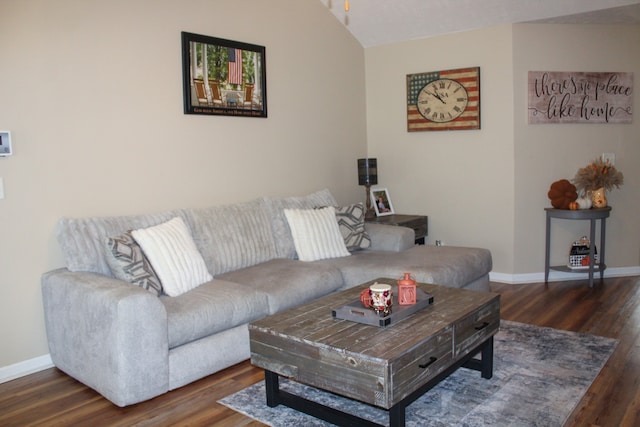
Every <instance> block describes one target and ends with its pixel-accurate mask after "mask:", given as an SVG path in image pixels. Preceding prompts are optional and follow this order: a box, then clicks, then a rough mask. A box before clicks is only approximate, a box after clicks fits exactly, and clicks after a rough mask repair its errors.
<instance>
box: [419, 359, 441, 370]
mask: <svg viewBox="0 0 640 427" xmlns="http://www.w3.org/2000/svg"><path fill="white" fill-rule="evenodd" d="M436 360H438V358H437V357H433V356H431V357H430V358H429V361H428V362H427V363H423V364H422V365H418V367H420V368H422V369H425V368H427V367H429V365H433V362H435V361H436Z"/></svg>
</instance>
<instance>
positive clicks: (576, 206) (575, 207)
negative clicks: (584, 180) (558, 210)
mask: <svg viewBox="0 0 640 427" xmlns="http://www.w3.org/2000/svg"><path fill="white" fill-rule="evenodd" d="M569 209H571V210H572V211H575V210H578V209H580V205H579V204H578V202H571V203H569Z"/></svg>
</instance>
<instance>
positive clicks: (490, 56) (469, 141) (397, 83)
mask: <svg viewBox="0 0 640 427" xmlns="http://www.w3.org/2000/svg"><path fill="white" fill-rule="evenodd" d="M639 43H640V26H637V25H636V26H601V25H586V26H578V25H531V24H529V25H525V24H523V25H515V26H498V27H494V28H489V29H483V30H478V31H469V32H464V33H458V34H451V35H446V36H441V37H433V38H429V39H424V40H416V41H410V42H405V43H397V44H394V45H390V46H382V47H375V48H369V49H366V50H365V64H366V66H365V73H366V90H367V135H368V137H367V140H368V150H369V155H370V156H372V157H377V158H378V169H379V175H380V186H381V187H387V188H388V189H389V191H390V194H391V198H392V201H393V204H394V207H395V210H396V212H401V213H415V214H424V215H428V216H429V239H428V243H431V244H433V242H434V241H435V240H442V241H443V242H444V243H445V244H448V245H465V246H482V247H487V248H489V249H490V250H491V252H492V254H493V260H494V268H493V276H492V277H496V273H498V274H497V276H501V277H499V278H502V279H506V280H507V281H516V282H517V281H521V280H527V279H533V280H540V279H541V278H542V277H543V276H542V272H543V271H544V236H545V213H544V210H543V209H544V208H545V207H550V202H549V199H548V198H547V191H548V190H549V186H550V185H551V183H552V182H554V181H556V180H558V179H562V178H567V179H572V178H573V176H574V175H575V172H576V171H577V170H578V168H580V167H582V166H585V165H586V164H588V163H589V162H590V161H591V160H592V159H594V158H596V157H597V156H600V155H601V154H602V153H603V152H613V153H615V154H616V166H617V167H618V168H619V169H620V170H621V171H622V172H623V173H624V175H625V185H624V186H623V187H622V189H620V190H615V191H614V192H612V193H610V194H609V196H610V197H609V201H610V204H611V205H612V206H613V211H612V215H611V218H610V219H609V220H608V221H607V230H608V231H607V243H608V244H607V257H606V258H607V265H608V266H609V267H613V268H615V269H616V270H609V272H610V273H611V272H614V273H615V272H618V273H620V272H622V273H625V272H631V273H634V274H638V271H640V267H639V265H640V217H639V216H638V211H639V210H640V206H639V205H640V199H639V198H638V194H640V191H639V190H640V188H639V183H640V166H639V165H640V141H639V140H638V135H640V120H638V117H637V116H638V113H637V106H638V105H640V95H639V93H640V91H637V90H636V91H635V95H634V105H635V106H636V118H635V120H634V123H633V124H631V125H597V124H575V125H566V124H563V125H535V126H534V125H528V124H527V72H528V71H530V70H538V71H539V70H542V71H545V70H551V71H555V70H557V71H624V72H633V73H635V75H636V86H638V78H637V76H639V75H640V50H638V48H637V46H638V44H639ZM469 66H479V67H480V74H481V76H480V80H481V116H482V128H481V129H480V130H473V131H456V132H412V133H409V132H407V130H406V127H407V126H406V107H405V103H406V75H407V74H411V73H417V72H425V71H434V70H446V69H453V68H462V67H469ZM588 230H589V228H588V222H586V221H559V222H558V220H554V222H553V225H552V231H553V236H552V260H551V261H552V265H555V264H566V262H567V255H568V250H569V246H570V244H571V242H573V241H574V240H576V239H577V238H578V237H580V236H581V235H584V234H588ZM552 278H554V279H555V278H562V276H553V275H552Z"/></svg>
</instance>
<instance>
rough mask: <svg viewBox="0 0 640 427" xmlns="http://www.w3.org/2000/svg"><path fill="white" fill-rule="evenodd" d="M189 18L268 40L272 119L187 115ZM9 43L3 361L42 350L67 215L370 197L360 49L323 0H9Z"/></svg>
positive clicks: (4, 72)
mask: <svg viewBox="0 0 640 427" xmlns="http://www.w3.org/2000/svg"><path fill="white" fill-rule="evenodd" d="M292 17H295V19H292ZM181 31H189V32H193V33H198V34H204V35H210V36H215V37H221V38H227V39H232V40H238V41H243V42H248V43H254V44H259V45H263V46H265V47H266V63H267V87H268V114H269V117H268V118H267V119H256V118H238V117H208V116H194V115H184V114H183V112H182V74H181V51H180V32H181ZM0 54H1V58H2V59H1V60H0V63H1V64H2V69H1V72H0V93H1V94H2V96H1V100H0V129H1V130H10V131H12V133H13V143H14V151H15V154H14V156H12V157H9V158H5V159H1V158H0V177H2V178H3V179H4V187H5V193H6V197H5V199H4V200H0V294H1V295H2V298H0V324H1V325H2V327H1V328H0V343H2V344H1V345H0V346H1V348H2V350H1V351H0V368H1V367H3V366H8V365H11V364H14V363H17V362H20V361H24V360H27V359H31V358H35V357H37V356H41V355H44V354H47V353H48V349H47V346H46V337H45V331H44V324H43V316H42V302H41V296H40V283H39V281H40V275H41V273H43V272H44V271H47V270H49V269H52V268H56V267H59V266H62V265H63V261H62V258H61V254H60V251H59V249H58V245H57V242H56V241H55V236H54V234H53V230H54V224H55V222H56V220H57V219H58V218H60V217H62V216H87V215H118V214H134V213H144V212H154V211H159V210H164V209H168V208H176V207H196V206H206V205H213V204H225V203H232V202H237V201H244V200H249V199H251V198H254V197H258V196H261V195H274V196H277V195H300V194H306V193H308V192H311V191H314V190H317V189H321V188H325V187H327V188H329V189H330V190H331V191H332V192H333V193H334V194H335V195H336V198H337V199H338V201H339V202H341V203H346V202H352V201H357V200H361V199H362V198H363V197H362V196H363V194H362V193H363V190H362V188H361V187H358V185H357V178H356V176H357V172H356V159H357V158H358V157H362V156H364V155H365V154H366V138H365V102H364V99H365V92H364V81H363V79H362V76H363V67H364V51H363V49H362V47H361V46H360V45H359V44H358V43H357V42H356V41H355V39H353V37H352V36H351V35H350V34H349V32H348V31H347V30H346V29H345V28H344V27H343V26H342V25H341V24H340V22H339V21H338V20H336V19H335V17H334V16H333V15H331V14H330V12H329V11H328V10H327V8H326V7H324V6H323V4H322V3H321V2H319V1H317V0H305V1H300V0H270V1H268V2H265V1H261V0H244V1H241V2H240V1H235V0H216V1H210V0H201V1H199V0H185V1H168V0H165V1H157V0H135V1H130V0H111V1H103V0H57V1H55V2H53V1H48V0H40V1H37V0H20V1H16V0H0Z"/></svg>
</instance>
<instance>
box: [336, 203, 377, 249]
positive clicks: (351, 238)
mask: <svg viewBox="0 0 640 427" xmlns="http://www.w3.org/2000/svg"><path fill="white" fill-rule="evenodd" d="M364 214H365V207H364V204H362V203H356V204H354V205H349V206H344V207H338V208H336V220H337V221H338V227H339V228H340V234H342V237H343V238H344V243H345V245H346V246H347V250H348V251H349V252H352V251H355V250H358V249H366V248H368V247H369V246H371V239H370V238H369V235H368V234H367V232H366V231H365V229H364Z"/></svg>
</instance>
